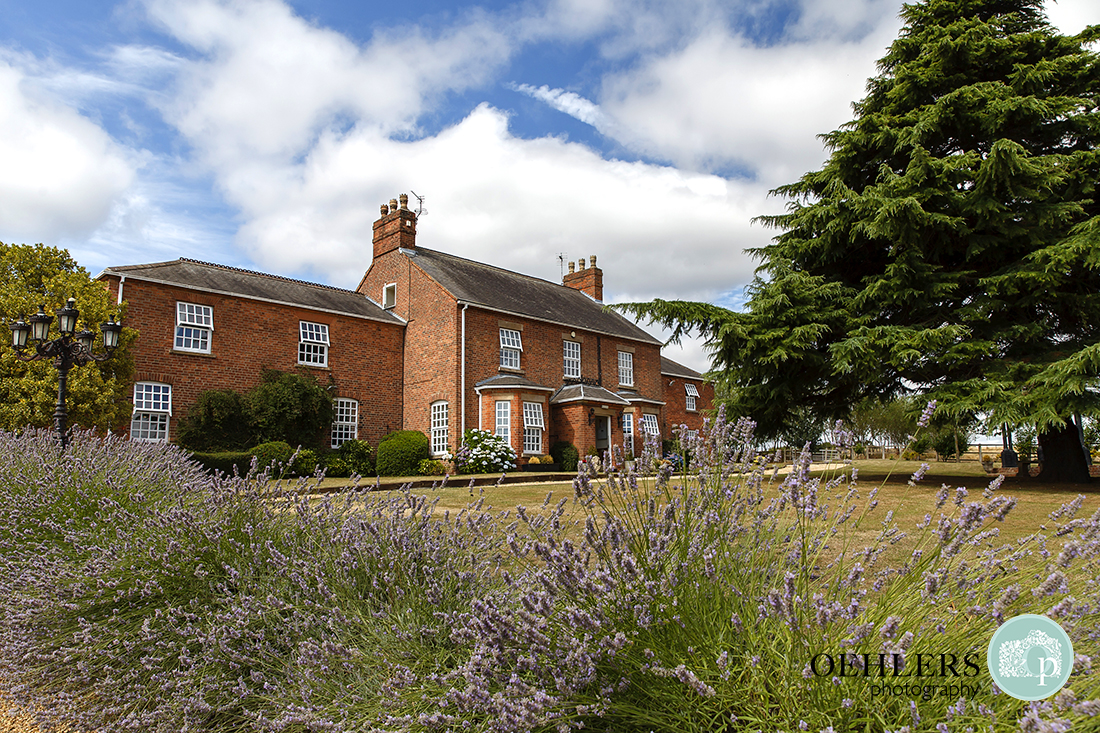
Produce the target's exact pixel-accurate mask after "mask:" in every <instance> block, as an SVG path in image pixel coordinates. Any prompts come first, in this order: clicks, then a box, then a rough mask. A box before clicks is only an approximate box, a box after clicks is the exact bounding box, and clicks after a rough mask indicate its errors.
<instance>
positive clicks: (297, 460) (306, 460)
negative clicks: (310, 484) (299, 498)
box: [290, 448, 320, 476]
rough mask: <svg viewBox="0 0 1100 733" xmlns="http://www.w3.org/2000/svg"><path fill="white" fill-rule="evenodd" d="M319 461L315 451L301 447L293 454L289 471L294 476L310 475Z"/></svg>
mask: <svg viewBox="0 0 1100 733" xmlns="http://www.w3.org/2000/svg"><path fill="white" fill-rule="evenodd" d="M319 463H320V461H319V460H318V458H317V453H316V452H315V451H313V450H311V449H309V448H302V449H301V450H299V451H298V453H297V455H295V456H294V460H293V462H291V464H290V471H291V473H292V474H293V475H295V476H312V475H313V472H314V471H316V470H317V465H318V464H319Z"/></svg>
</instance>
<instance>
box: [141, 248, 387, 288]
mask: <svg viewBox="0 0 1100 733" xmlns="http://www.w3.org/2000/svg"><path fill="white" fill-rule="evenodd" d="M176 261H177V262H190V263H191V264H194V265H203V266H205V267H216V268H218V269H219V270H230V271H232V272H243V273H245V274H246V275H259V276H260V277H269V278H271V279H272V280H282V281H283V282H288V283H295V284H297V285H308V286H310V287H314V288H324V289H325V290H335V291H336V292H338V293H349V294H351V295H363V294H362V293H360V292H359V291H358V290H348V289H347V288H338V287H336V286H335V285H325V284H324V283H315V282H310V281H309V280H299V279H297V278H293V277H284V276H283V275H272V274H271V273H269V272H259V271H258V270H246V269H244V268H243V267H233V266H231V265H220V264H218V263H217V262H204V261H203V260H193V259H191V258H190V257H180V258H179V259H178V260H176ZM157 264H169V263H167V262H164V263H157ZM363 297H366V296H363Z"/></svg>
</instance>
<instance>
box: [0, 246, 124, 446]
mask: <svg viewBox="0 0 1100 733" xmlns="http://www.w3.org/2000/svg"><path fill="white" fill-rule="evenodd" d="M69 298H75V299H76V307H77V309H78V310H79V311H80V321H79V322H78V323H77V329H78V330H83V329H85V328H86V329H88V330H89V331H94V332H95V333H96V334H99V333H100V331H99V324H100V323H103V322H104V321H106V320H107V318H108V316H110V315H115V314H117V315H118V317H120V318H121V317H123V316H124V315H125V310H126V308H125V303H123V304H122V305H121V306H120V305H116V304H115V301H114V299H113V298H111V294H110V293H109V292H108V291H107V289H106V288H105V287H104V286H103V284H102V283H99V282H96V281H94V280H92V278H91V277H90V276H89V275H88V272H87V270H85V269H84V268H83V267H80V266H79V265H77V263H76V261H75V260H74V259H73V258H72V257H71V256H70V255H69V253H68V252H67V251H65V250H63V249H58V248H56V247H46V246H44V245H41V244H36V245H34V246H29V245H21V244H4V243H3V242H0V319H2V320H3V323H4V325H5V326H6V325H7V324H8V323H11V322H13V321H15V320H17V319H18V318H21V317H23V316H31V315H33V314H35V313H37V312H38V307H39V306H40V305H45V307H46V313H48V314H49V315H54V313H55V312H56V311H57V310H58V309H59V308H61V307H63V306H64V305H65V301H66V300H67V299H69ZM51 328H52V330H51V334H50V335H51V338H54V337H56V336H57V335H58V332H57V321H56V319H55V320H54V323H53V324H52V326H51ZM4 332H5V334H7V329H6V328H5V329H4ZM136 336H137V333H136V332H135V331H134V330H133V329H129V328H124V329H123V330H122V333H121V334H120V336H119V347H118V348H117V349H116V350H115V352H114V354H113V355H112V357H111V358H110V359H108V360H107V361H104V362H97V363H91V364H87V365H85V366H79V367H74V368H73V369H72V371H70V372H69V384H68V392H69V393H68V400H67V405H66V406H67V407H68V410H69V425H70V426H80V427H85V428H93V427H94V428H97V429H98V430H100V431H104V430H108V429H112V430H117V429H119V428H122V427H123V426H125V425H126V423H127V421H128V420H129V418H130V409H131V403H130V401H129V400H130V398H131V397H132V387H131V384H132V381H133V375H134V359H133V355H132V351H131V347H132V345H133V342H134V339H135V338H136ZM8 343H9V345H8V346H6V347H4V348H3V349H0V429H5V430H18V429H21V428H23V427H24V426H27V425H33V426H36V427H45V426H49V425H51V424H52V422H53V420H52V416H53V410H54V404H55V403H56V402H57V370H56V369H55V368H54V366H53V364H52V360H43V361H36V362H22V361H19V360H18V359H16V358H15V351H14V350H13V349H12V348H11V346H10V341H9V342H8ZM97 343H99V344H102V337H101V336H98V337H97Z"/></svg>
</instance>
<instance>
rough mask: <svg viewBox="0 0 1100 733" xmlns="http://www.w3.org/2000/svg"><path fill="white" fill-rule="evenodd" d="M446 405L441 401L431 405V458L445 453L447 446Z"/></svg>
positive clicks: (447, 411)
mask: <svg viewBox="0 0 1100 733" xmlns="http://www.w3.org/2000/svg"><path fill="white" fill-rule="evenodd" d="M448 413H449V408H448V404H447V403H446V402H444V401H442V400H440V401H439V402H433V403H432V412H431V431H432V433H431V438H430V440H431V449H432V455H433V456H441V455H443V454H444V453H446V452H447V446H448V438H449V436H448V426H449V423H448Z"/></svg>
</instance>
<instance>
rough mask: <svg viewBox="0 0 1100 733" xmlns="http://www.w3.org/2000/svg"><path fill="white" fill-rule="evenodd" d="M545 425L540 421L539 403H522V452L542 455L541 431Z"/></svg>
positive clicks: (540, 407)
mask: <svg viewBox="0 0 1100 733" xmlns="http://www.w3.org/2000/svg"><path fill="white" fill-rule="evenodd" d="M545 429H546V423H545V422H544V421H543V419H542V403H541V402H524V403H523V452H524V453H532V454H535V455H542V431H543V430H545Z"/></svg>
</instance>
